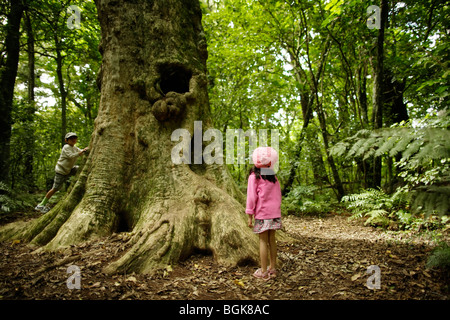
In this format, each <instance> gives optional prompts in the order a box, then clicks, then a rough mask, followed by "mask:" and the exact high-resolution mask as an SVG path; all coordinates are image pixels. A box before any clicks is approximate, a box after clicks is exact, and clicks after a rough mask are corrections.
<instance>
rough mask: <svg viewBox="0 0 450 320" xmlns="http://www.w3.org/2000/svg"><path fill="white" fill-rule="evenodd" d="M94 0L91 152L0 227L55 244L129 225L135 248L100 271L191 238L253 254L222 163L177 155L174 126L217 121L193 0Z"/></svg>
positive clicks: (232, 258) (180, 249)
mask: <svg viewBox="0 0 450 320" xmlns="http://www.w3.org/2000/svg"><path fill="white" fill-rule="evenodd" d="M96 4H97V10H98V16H99V20H100V25H101V30H102V41H101V45H100V51H101V53H102V56H103V63H102V71H101V76H100V81H101V98H100V106H99V112H98V116H97V118H96V120H95V128H94V132H93V133H92V138H91V143H90V148H91V152H90V154H89V157H88V159H87V161H86V164H85V165H84V168H83V171H82V172H81V174H80V176H79V179H78V181H77V182H76V184H75V185H74V186H73V188H72V190H71V192H70V194H68V195H67V196H66V198H65V199H63V200H62V201H60V202H59V203H58V204H57V205H56V206H55V207H54V208H53V209H52V210H51V211H49V212H48V213H47V214H45V215H44V216H42V217H41V218H39V219H38V220H35V221H33V222H32V223H31V224H30V225H25V226H23V227H22V226H14V225H8V226H6V227H5V228H4V229H3V230H2V232H0V238H1V237H3V238H5V237H11V235H15V237H17V236H20V238H23V239H26V240H30V241H31V242H32V243H35V244H39V245H46V248H47V249H56V248H60V247H62V246H69V245H71V244H74V243H78V242H81V241H85V240H90V239H97V238H99V237H103V236H107V235H110V234H111V233H113V232H118V231H126V232H129V235H130V239H129V242H128V246H127V247H128V248H129V249H128V251H126V252H125V253H124V255H123V256H122V257H120V258H119V259H118V260H117V261H115V262H113V263H112V264H111V265H109V266H108V267H107V268H106V269H105V272H131V271H135V272H142V273H152V272H154V271H155V270H156V269H158V268H163V267H165V266H166V265H167V264H173V263H176V262H177V261H179V260H180V259H184V258H187V257H188V256H189V255H190V254H191V253H192V252H193V251H194V250H196V249H199V250H202V251H206V252H210V253H211V254H213V255H214V257H215V258H216V260H217V261H218V262H219V263H222V264H225V265H235V264H239V263H242V262H246V261H256V260H257V259H258V242H257V237H256V236H255V235H254V234H253V233H252V231H251V229H249V228H248V227H247V224H246V217H245V213H244V207H243V205H242V204H243V201H244V198H243V196H242V194H241V193H240V192H239V191H238V189H237V187H236V185H235V184H234V182H233V180H232V179H231V176H230V175H229V173H228V171H227V169H226V166H225V165H221V164H212V165H206V164H205V163H202V164H184V163H182V164H174V163H173V162H172V151H173V148H174V146H176V145H177V144H179V142H178V141H175V142H174V141H172V139H171V136H172V133H173V132H174V130H176V129H186V130H187V131H188V132H189V133H190V135H191V137H193V135H194V121H197V120H201V121H203V122H202V125H203V130H207V129H208V128H210V126H211V119H210V113H209V101H208V91H207V79H206V57H207V50H206V39H205V36H204V33H203V29H202V25H201V10H200V6H199V2H198V0H181V1H180V0H155V1H146V0H137V1H133V2H130V1H125V0H122V1H114V2H111V1H106V0H97V1H96ZM193 140H194V141H195V139H193ZM194 148H195V146H194Z"/></svg>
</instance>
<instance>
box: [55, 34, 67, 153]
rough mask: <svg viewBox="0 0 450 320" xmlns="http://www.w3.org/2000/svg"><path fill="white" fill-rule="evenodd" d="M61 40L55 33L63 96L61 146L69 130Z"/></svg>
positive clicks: (59, 84)
mask: <svg viewBox="0 0 450 320" xmlns="http://www.w3.org/2000/svg"><path fill="white" fill-rule="evenodd" d="M60 46H61V41H60V40H59V39H58V36H57V35H56V33H55V47H56V75H57V77H58V88H59V95H60V96H61V147H63V146H64V144H65V141H64V140H65V139H64V137H65V135H66V133H67V132H66V131H67V115H66V111H67V91H66V88H65V86H64V78H63V73H62V68H63V56H62V54H61V48H60Z"/></svg>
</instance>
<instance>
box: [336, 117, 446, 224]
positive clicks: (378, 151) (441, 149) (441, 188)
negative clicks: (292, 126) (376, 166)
mask: <svg viewBox="0 0 450 320" xmlns="http://www.w3.org/2000/svg"><path fill="white" fill-rule="evenodd" d="M449 125H450V117H449V112H448V111H445V112H440V113H439V114H437V115H436V116H428V117H425V118H424V119H421V120H420V121H414V122H409V123H402V124H399V125H395V126H393V127H391V128H386V129H382V130H376V131H370V130H361V131H359V132H357V133H356V134H355V135H353V136H352V137H349V138H347V139H345V140H343V141H341V142H339V143H338V144H336V145H335V146H334V147H333V148H332V150H331V152H332V154H334V155H336V156H342V157H344V158H345V159H347V160H350V159H354V158H363V159H368V158H370V157H372V156H375V157H380V156H383V157H397V159H398V161H396V162H395V166H396V168H397V170H398V171H399V172H398V176H399V177H401V178H403V179H404V181H405V182H406V185H407V186H408V191H409V196H410V198H411V207H412V211H413V212H416V213H419V212H424V213H426V214H437V215H440V216H442V215H445V214H448V211H449V206H450V187H449V186H448V185H449V182H450V168H449V160H450V131H449V130H448V127H449ZM378 215H380V213H379V214H378Z"/></svg>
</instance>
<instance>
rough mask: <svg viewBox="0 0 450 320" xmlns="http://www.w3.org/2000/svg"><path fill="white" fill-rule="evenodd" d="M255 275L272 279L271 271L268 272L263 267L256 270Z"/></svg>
mask: <svg viewBox="0 0 450 320" xmlns="http://www.w3.org/2000/svg"><path fill="white" fill-rule="evenodd" d="M253 276H254V277H255V278H258V279H261V280H264V281H267V280H269V279H270V275H269V271H266V272H262V270H261V268H259V269H258V270H256V271H255V273H254V274H253Z"/></svg>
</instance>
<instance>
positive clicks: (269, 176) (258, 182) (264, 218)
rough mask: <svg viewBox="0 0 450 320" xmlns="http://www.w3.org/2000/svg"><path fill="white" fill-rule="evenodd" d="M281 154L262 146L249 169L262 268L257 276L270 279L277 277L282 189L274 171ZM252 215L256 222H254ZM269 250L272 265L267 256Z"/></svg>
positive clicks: (250, 199) (249, 203)
mask: <svg viewBox="0 0 450 320" xmlns="http://www.w3.org/2000/svg"><path fill="white" fill-rule="evenodd" d="M277 161H278V154H277V152H276V151H275V149H273V148H271V147H259V148H256V149H255V151H254V152H253V163H254V167H253V168H252V169H251V170H250V174H249V177H248V186H247V206H246V209H245V213H247V214H248V226H249V227H250V228H253V232H255V233H258V234H259V255H260V259H261V268H259V269H258V270H256V272H255V273H254V274H253V276H254V277H256V278H259V279H263V280H268V279H270V278H271V277H275V276H276V268H275V267H276V265H275V264H276V259H277V245H276V242H275V230H278V229H281V189H280V183H279V182H278V179H277V177H276V175H275V172H274V171H273V167H274V165H275V163H276V162H277ZM253 217H254V218H255V223H254V225H253ZM269 252H270V265H269V266H268V265H267V264H268V260H269V259H268V257H269Z"/></svg>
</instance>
